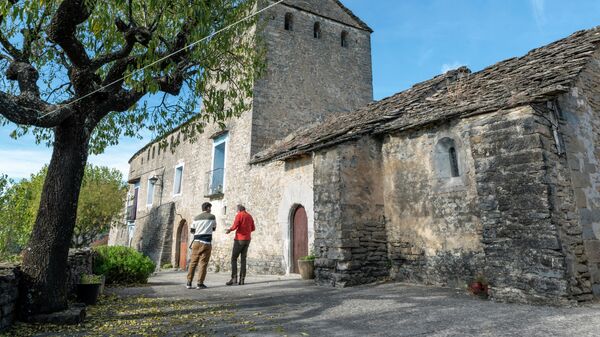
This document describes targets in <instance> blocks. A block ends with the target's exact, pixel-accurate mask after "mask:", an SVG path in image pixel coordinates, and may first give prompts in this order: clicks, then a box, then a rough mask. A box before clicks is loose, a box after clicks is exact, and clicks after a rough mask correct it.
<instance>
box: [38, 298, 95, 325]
mask: <svg viewBox="0 0 600 337" xmlns="http://www.w3.org/2000/svg"><path fill="white" fill-rule="evenodd" d="M85 316H86V309H85V304H82V303H75V304H72V305H71V306H70V307H69V308H68V309H66V310H63V311H58V312H53V313H50V314H41V315H35V316H31V317H28V318H27V319H26V320H27V321H28V322H30V323H44V324H59V325H74V324H79V323H81V322H83V320H84V319H85Z"/></svg>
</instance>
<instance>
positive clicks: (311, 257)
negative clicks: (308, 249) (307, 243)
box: [300, 254, 315, 261]
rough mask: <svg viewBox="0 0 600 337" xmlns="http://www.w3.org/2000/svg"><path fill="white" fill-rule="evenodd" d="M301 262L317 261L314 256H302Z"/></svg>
mask: <svg viewBox="0 0 600 337" xmlns="http://www.w3.org/2000/svg"><path fill="white" fill-rule="evenodd" d="M300 260H303V261H314V260H315V256H314V255H313V254H310V255H306V256H302V257H301V258H300Z"/></svg>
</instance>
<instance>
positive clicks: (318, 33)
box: [313, 22, 321, 39]
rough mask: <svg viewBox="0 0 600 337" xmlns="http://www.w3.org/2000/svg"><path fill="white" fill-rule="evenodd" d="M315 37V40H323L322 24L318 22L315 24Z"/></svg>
mask: <svg viewBox="0 0 600 337" xmlns="http://www.w3.org/2000/svg"><path fill="white" fill-rule="evenodd" d="M313 36H314V37H315V39H320V38H321V24H320V23H318V22H315V27H314V29H313Z"/></svg>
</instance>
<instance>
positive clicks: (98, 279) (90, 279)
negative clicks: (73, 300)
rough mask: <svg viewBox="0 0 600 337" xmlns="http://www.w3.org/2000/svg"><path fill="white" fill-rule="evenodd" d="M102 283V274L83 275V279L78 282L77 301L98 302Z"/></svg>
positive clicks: (90, 303)
mask: <svg viewBox="0 0 600 337" xmlns="http://www.w3.org/2000/svg"><path fill="white" fill-rule="evenodd" d="M101 285H102V275H88V274H83V275H81V279H80V280H79V283H78V284H77V289H76V293H77V301H79V302H83V303H85V304H88V305H94V304H96V301H97V300H98V295H100V287H101Z"/></svg>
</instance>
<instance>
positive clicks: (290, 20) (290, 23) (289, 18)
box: [283, 12, 294, 31]
mask: <svg viewBox="0 0 600 337" xmlns="http://www.w3.org/2000/svg"><path fill="white" fill-rule="evenodd" d="M284 21H285V22H284V26H283V27H284V28H285V30H289V31H292V30H294V15H293V14H292V13H289V12H288V13H285V19H284Z"/></svg>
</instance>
